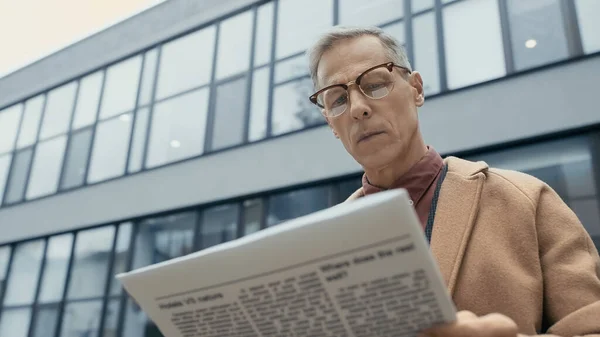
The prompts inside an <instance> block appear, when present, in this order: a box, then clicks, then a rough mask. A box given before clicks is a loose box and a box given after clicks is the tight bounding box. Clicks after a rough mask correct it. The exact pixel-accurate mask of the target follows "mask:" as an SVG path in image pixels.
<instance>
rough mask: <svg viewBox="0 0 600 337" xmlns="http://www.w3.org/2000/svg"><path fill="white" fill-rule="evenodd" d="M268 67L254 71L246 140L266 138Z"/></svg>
mask: <svg viewBox="0 0 600 337" xmlns="http://www.w3.org/2000/svg"><path fill="white" fill-rule="evenodd" d="M269 74H270V69H269V67H265V68H261V69H258V70H255V71H254V75H253V78H252V88H251V89H252V99H251V100H250V123H249V125H248V128H249V130H248V140H249V141H256V140H259V139H263V138H265V137H266V136H267V113H268V111H269Z"/></svg>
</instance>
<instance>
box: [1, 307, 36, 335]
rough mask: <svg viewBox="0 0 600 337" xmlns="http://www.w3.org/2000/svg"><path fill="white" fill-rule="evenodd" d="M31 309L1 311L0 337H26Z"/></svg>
mask: <svg viewBox="0 0 600 337" xmlns="http://www.w3.org/2000/svg"><path fill="white" fill-rule="evenodd" d="M30 319H31V308H15V309H4V310H2V316H0V336H2V337H4V336H7V337H8V336H10V337H27V332H28V331H29V321H30Z"/></svg>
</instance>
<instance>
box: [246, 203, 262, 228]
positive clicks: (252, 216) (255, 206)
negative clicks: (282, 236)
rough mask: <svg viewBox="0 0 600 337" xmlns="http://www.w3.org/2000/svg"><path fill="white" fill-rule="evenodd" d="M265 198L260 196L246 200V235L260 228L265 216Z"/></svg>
mask: <svg viewBox="0 0 600 337" xmlns="http://www.w3.org/2000/svg"><path fill="white" fill-rule="evenodd" d="M263 208H264V206H263V200H262V199H260V198H257V199H249V200H245V201H244V220H243V221H244V223H243V229H244V235H248V234H252V233H254V232H258V231H259V230H260V226H261V223H262V218H263Z"/></svg>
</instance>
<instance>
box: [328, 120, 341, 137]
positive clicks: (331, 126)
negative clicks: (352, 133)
mask: <svg viewBox="0 0 600 337" xmlns="http://www.w3.org/2000/svg"><path fill="white" fill-rule="evenodd" d="M325 120H326V121H327V124H328V125H329V128H330V129H331V131H332V132H333V135H334V136H335V138H337V139H340V135H338V133H337V131H335V129H334V128H333V125H331V121H330V120H329V117H325Z"/></svg>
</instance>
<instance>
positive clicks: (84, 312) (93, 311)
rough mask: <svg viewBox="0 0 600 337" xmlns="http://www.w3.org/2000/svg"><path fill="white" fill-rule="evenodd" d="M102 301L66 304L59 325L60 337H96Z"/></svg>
mask: <svg viewBox="0 0 600 337" xmlns="http://www.w3.org/2000/svg"><path fill="white" fill-rule="evenodd" d="M101 316H102V301H100V300H97V301H86V302H76V303H68V304H67V305H66V306H65V312H64V314H63V317H62V320H61V323H62V327H61V333H60V335H61V337H81V336H98V330H99V329H98V328H99V327H100V317H101Z"/></svg>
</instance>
